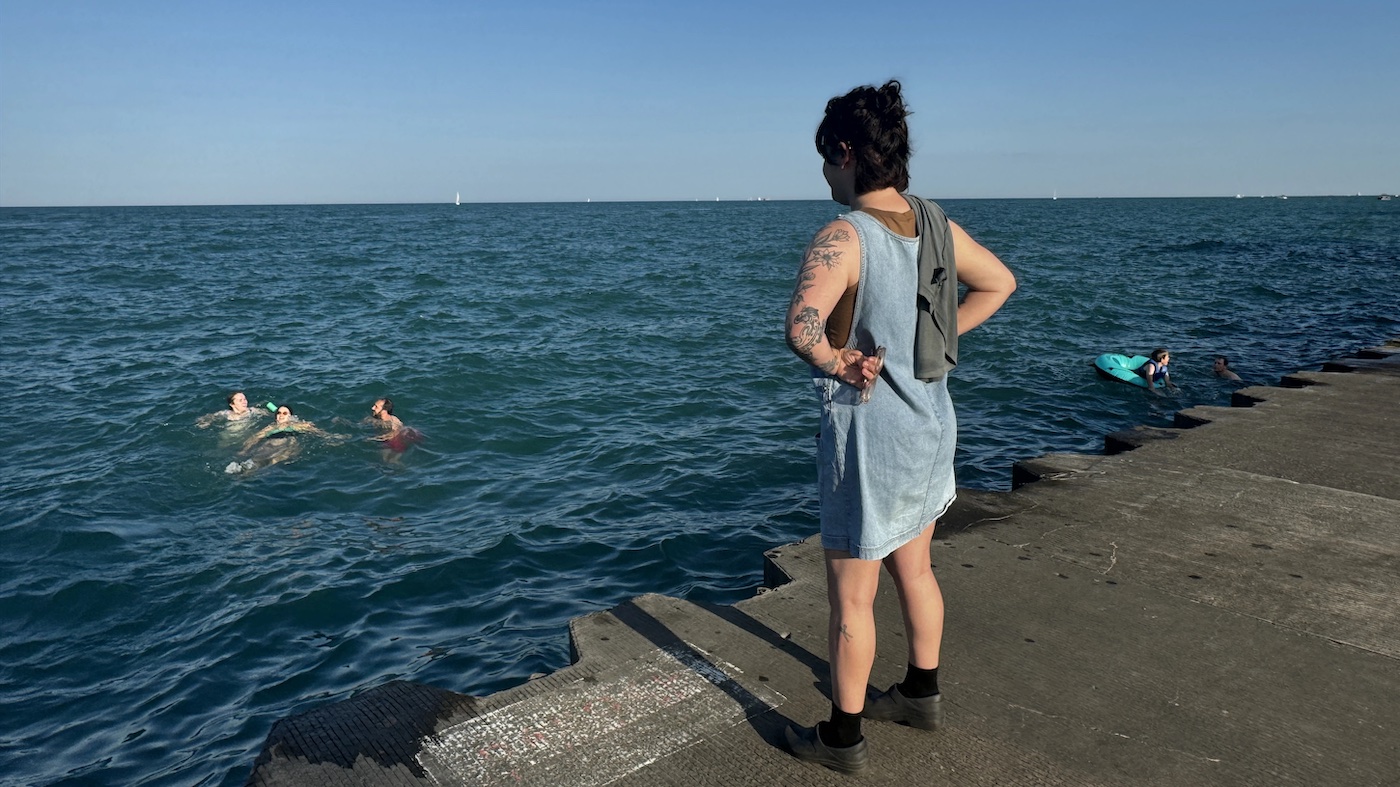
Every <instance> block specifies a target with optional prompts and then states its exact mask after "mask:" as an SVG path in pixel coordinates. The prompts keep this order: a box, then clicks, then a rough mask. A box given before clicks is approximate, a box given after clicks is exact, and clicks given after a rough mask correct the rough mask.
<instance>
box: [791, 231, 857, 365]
mask: <svg viewBox="0 0 1400 787" xmlns="http://www.w3.org/2000/svg"><path fill="white" fill-rule="evenodd" d="M850 239H851V233H850V232H848V231H846V230H844V229H824V230H822V231H821V232H819V233H817V236H816V237H815V238H813V239H812V242H811V244H809V245H808V246H807V252H806V253H805V254H804V255H803V257H802V267H801V268H800V269H798V271H797V284H796V286H794V287H793V290H792V301H791V303H789V304H788V311H789V312H796V314H795V315H794V316H793V318H792V324H791V325H789V326H788V336H787V343H788V346H789V347H791V348H792V350H793V352H795V353H797V355H798V356H799V357H801V358H802V360H804V361H806V362H807V363H809V364H812V365H813V366H816V367H817V368H819V369H821V370H822V371H823V372H826V373H827V374H834V373H835V372H836V365H837V363H836V361H837V359H836V358H832V359H831V360H829V361H827V362H826V363H822V364H819V363H817V362H816V360H815V359H814V358H813V357H812V350H813V348H815V347H816V346H817V344H819V343H820V342H821V341H822V339H823V338H825V336H826V320H823V319H822V318H821V314H820V313H819V312H818V311H817V310H816V309H815V308H813V307H811V306H807V305H806V304H805V299H806V295H807V291H808V290H810V289H812V288H813V287H814V286H816V280H817V273H818V272H819V269H825V270H827V271H830V270H833V269H835V268H837V267H838V266H840V264H841V255H842V253H843V252H842V251H841V250H840V249H839V248H838V247H837V244H839V243H846V242H848V241H849V240H850Z"/></svg>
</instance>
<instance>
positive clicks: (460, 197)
mask: <svg viewBox="0 0 1400 787" xmlns="http://www.w3.org/2000/svg"><path fill="white" fill-rule="evenodd" d="M457 204H458V205H461V204H462V192H460V191H459V192H457Z"/></svg>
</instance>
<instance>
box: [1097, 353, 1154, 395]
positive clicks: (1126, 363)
mask: <svg viewBox="0 0 1400 787" xmlns="http://www.w3.org/2000/svg"><path fill="white" fill-rule="evenodd" d="M1150 360H1152V359H1151V358H1148V357H1147V356H1146V355H1119V354H1118V353H1104V354H1103V355H1100V356H1099V357H1097V358H1095V359H1094V368H1095V369H1097V370H1098V372H1099V376H1100V377H1107V378H1108V379H1110V380H1117V381H1118V382H1120V383H1128V384H1129V385H1136V386H1138V387H1139V388H1151V387H1152V385H1151V384H1149V383H1148V382H1147V378H1146V377H1143V376H1142V375H1141V374H1138V369H1141V368H1142V365H1143V364H1145V363H1147V362H1148V361H1150Z"/></svg>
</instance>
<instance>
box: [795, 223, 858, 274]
mask: <svg viewBox="0 0 1400 787" xmlns="http://www.w3.org/2000/svg"><path fill="white" fill-rule="evenodd" d="M850 239H851V233H849V232H847V231H845V230H827V231H825V232H821V233H818V234H817V237H815V238H812V243H811V245H809V246H808V247H807V255H806V258H805V259H804V260H803V261H802V269H803V270H809V269H812V268H815V267H816V266H818V265H820V266H822V267H824V268H826V269H827V270H831V269H832V268H834V267H836V266H837V265H838V264H839V263H840V262H841V252H839V251H837V250H836V244H837V243H845V242H846V241H849V240H850Z"/></svg>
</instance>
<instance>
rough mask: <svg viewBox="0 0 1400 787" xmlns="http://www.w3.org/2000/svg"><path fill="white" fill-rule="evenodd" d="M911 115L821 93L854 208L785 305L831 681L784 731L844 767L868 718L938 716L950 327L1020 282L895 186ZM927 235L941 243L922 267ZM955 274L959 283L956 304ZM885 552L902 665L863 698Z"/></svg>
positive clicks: (953, 434) (949, 473)
mask: <svg viewBox="0 0 1400 787" xmlns="http://www.w3.org/2000/svg"><path fill="white" fill-rule="evenodd" d="M907 114H908V111H907V110H906V109H905V106H904V100H903V96H902V95H901V88H900V84H899V83H898V82H896V81H893V80H891V81H890V82H887V83H886V84H885V85H884V86H882V87H880V88H875V87H873V86H865V87H859V88H856V89H855V90H852V91H851V92H850V93H848V94H846V95H844V96H839V97H837V98H833V99H832V100H831V101H829V102H827V106H826V114H825V116H824V117H823V119H822V122H821V125H820V126H819V127H818V128H817V135H816V144H817V152H818V153H819V154H821V157H822V162H823V163H822V174H823V175H824V176H825V177H826V181H827V183H828V185H830V186H831V196H832V199H834V200H836V201H837V202H839V203H841V204H843V205H847V206H849V207H850V208H851V209H852V210H851V212H849V213H846V214H843V215H841V216H840V217H838V218H837V219H836V220H835V221H832V222H831V223H829V224H827V225H826V226H825V227H823V228H822V229H821V230H820V231H818V232H817V234H816V236H815V237H814V238H813V239H812V242H811V244H810V245H809V246H808V248H807V251H806V253H805V255H804V258H803V261H802V265H801V268H800V270H799V272H798V276H797V285H796V287H795V289H794V291H793V294H792V300H791V304H790V306H789V307H788V314H787V343H788V346H789V347H790V348H792V351H793V352H794V353H796V354H797V356H798V357H800V358H801V359H802V360H804V361H806V362H807V363H808V364H810V365H811V366H812V367H813V369H812V375H813V381H814V383H815V385H816V388H817V392H818V397H819V399H820V400H821V406H822V416H821V433H820V435H819V437H818V468H819V472H818V476H819V478H818V485H819V493H820V501H821V530H822V547H823V548H824V549H825V556H826V576H827V596H828V599H829V600H830V604H831V617H830V627H829V631H828V637H829V655H830V665H831V684H832V698H831V699H832V704H831V718H830V720H828V721H825V722H822V723H820V724H818V725H817V726H816V727H812V728H801V729H794V728H789V729H788V730H787V740H788V745H789V747H790V748H791V749H792V752H793V754H794V755H796V756H797V757H799V758H801V759H804V760H809V761H812V762H816V763H820V764H822V765H825V766H827V767H829V768H833V769H836V770H839V771H844V772H848V773H851V772H856V771H859V770H861V769H863V768H864V767H865V765H866V762H867V759H868V754H867V751H866V744H865V739H864V737H863V736H862V735H861V727H860V720H861V717H862V716H864V717H865V718H872V719H882V720H886V721H897V722H904V723H908V724H910V725H913V726H916V727H920V728H922V729H928V730H932V729H934V728H935V726H936V725H937V723H938V721H939V717H940V714H941V709H940V705H939V703H940V701H941V696H940V695H939V693H938V659H939V649H940V647H941V644H942V640H943V596H942V594H941V592H940V591H939V588H938V582H937V580H935V579H934V576H933V571H932V568H931V567H930V560H929V543H930V540H931V539H932V538H933V526H934V523H935V520H936V519H937V518H938V517H940V516H942V515H943V513H944V512H945V511H947V509H948V506H949V505H950V504H951V503H952V501H953V497H954V494H955V485H954V480H953V449H954V446H955V444H956V442H957V424H956V420H955V417H954V414H953V404H952V400H951V399H950V398H949V396H948V384H947V379H946V373H947V371H948V370H949V369H951V368H952V365H953V364H955V363H956V362H957V339H956V337H957V335H958V334H961V333H965V332H966V331H968V330H970V329H972V328H975V327H976V326H977V325H979V324H981V323H982V322H983V321H984V320H986V319H987V318H988V317H990V316H992V314H994V313H995V312H996V311H997V310H998V309H999V308H1001V305H1002V304H1003V303H1004V302H1005V301H1006V299H1007V298H1008V297H1010V295H1011V293H1012V291H1014V290H1015V289H1016V279H1015V277H1014V276H1012V274H1011V272H1010V271H1009V270H1007V268H1006V266H1005V265H1003V264H1002V263H1001V260H999V259H997V257H996V255H994V254H992V253H991V252H990V251H988V250H987V249H985V248H983V247H982V246H981V245H980V244H978V243H977V242H976V241H975V240H973V239H972V238H971V237H970V236H969V235H968V234H967V233H966V232H964V231H963V230H962V228H961V227H959V226H958V225H957V224H954V223H953V222H951V221H947V220H946V218H945V217H944V216H943V213H942V210H941V209H939V208H938V207H937V206H936V205H934V204H933V203H929V202H925V201H922V200H919V199H918V198H917V197H912V196H906V195H905V194H904V193H903V192H904V191H906V190H907V189H908V187H909V166H908V165H909V154H910V149H909V129H908V125H907V123H906V122H905V116H906V115H907ZM921 247H923V248H924V251H925V253H926V254H930V255H936V256H935V257H930V258H929V259H927V260H925V261H924V265H923V266H921V264H920V252H921ZM932 259H937V260H940V261H941V264H939V265H938V269H939V270H941V271H942V274H941V275H942V277H943V280H942V281H941V282H938V283H941V284H943V285H944V287H943V288H942V290H941V292H938V288H937V287H930V286H929V285H928V284H926V285H925V286H921V285H920V281H919V280H920V273H919V272H920V269H921V267H924V268H925V270H927V269H929V268H930V267H932V266H933V265H934V263H932V262H930V260H932ZM954 277H955V279H954ZM934 278H935V279H937V278H939V277H937V276H936V277H934ZM955 282H956V283H955ZM957 283H961V284H963V285H964V286H966V287H967V295H966V297H965V298H964V299H963V301H962V302H961V303H957ZM949 287H951V290H950V289H948V288H949ZM921 301H922V304H921ZM921 309H922V310H923V312H924V316H923V317H921V316H920V310H921ZM929 315H932V316H933V322H927V320H928V317H929ZM921 319H924V320H925V321H926V325H936V326H941V337H939V338H938V341H937V344H938V346H937V347H936V348H935V347H933V346H932V344H933V343H932V342H930V341H929V340H928V338H927V337H928V335H929V334H928V333H926V332H925V330H923V329H916V325H918V324H919V322H920V320H921ZM950 323H951V325H950ZM954 326H955V329H954ZM916 334H917V335H918V336H919V343H917V344H916V341H915V336H916ZM916 356H917V357H916ZM930 359H935V360H930ZM877 382H878V383H879V384H878V385H877ZM882 563H883V565H884V566H885V567H886V568H888V569H889V572H890V575H891V576H892V577H893V578H894V582H895V587H896V589H897V590H898V592H899V602H900V608H901V611H902V612H903V614H904V624H905V629H906V633H907V635H908V643H909V653H908V672H907V673H906V676H905V679H904V681H902V682H901V683H897V684H895V685H893V686H891V687H890V688H889V690H888V691H886V692H884V693H882V694H879V695H878V696H875V697H873V698H872V699H871V700H870V701H869V702H867V701H866V689H867V686H868V682H869V679H870V670H871V667H872V665H873V663H874V659H875V616H874V600H875V591H876V587H877V586H878V584H879V580H880V566H881V564H882Z"/></svg>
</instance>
